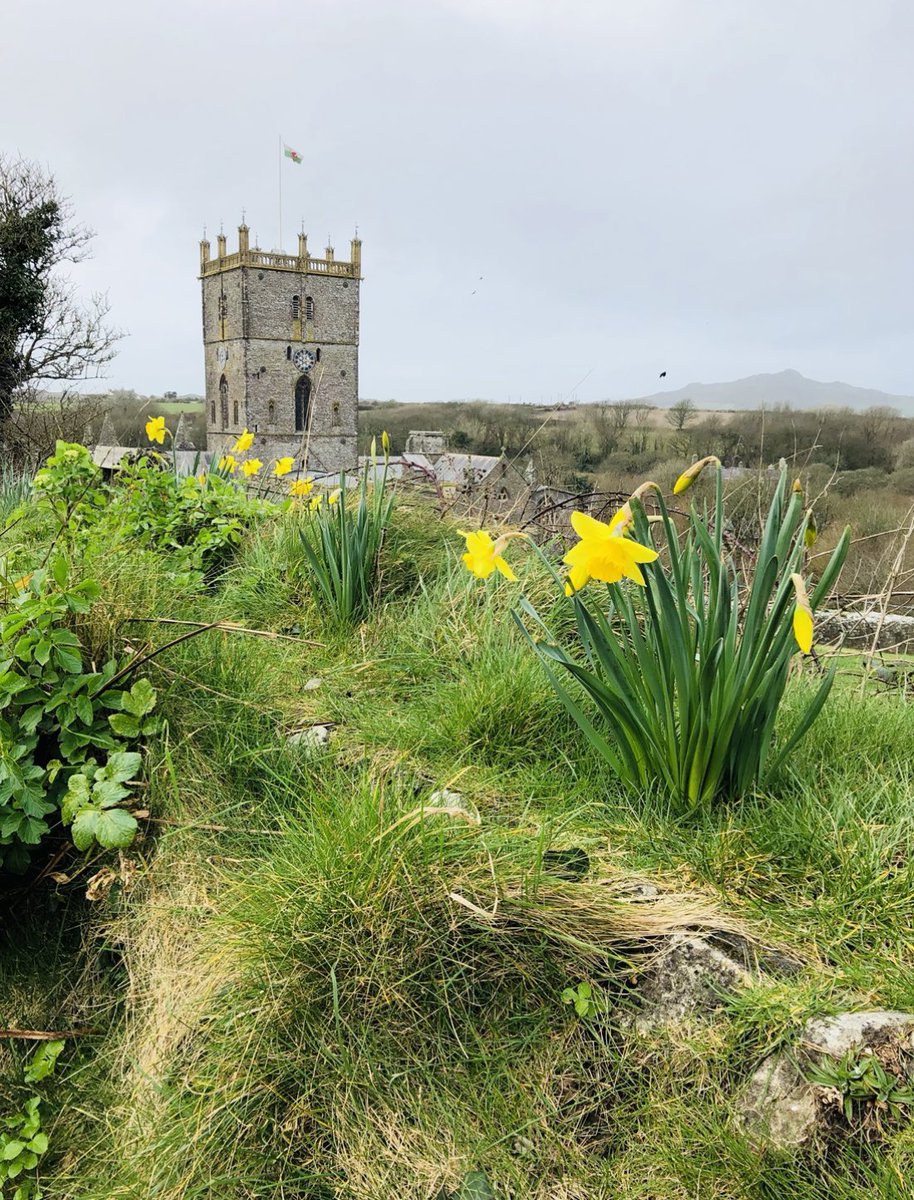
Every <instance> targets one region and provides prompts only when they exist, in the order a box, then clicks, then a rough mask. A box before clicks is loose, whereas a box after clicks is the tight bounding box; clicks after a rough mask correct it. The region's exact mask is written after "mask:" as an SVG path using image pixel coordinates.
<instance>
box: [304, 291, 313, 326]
mask: <svg viewBox="0 0 914 1200" xmlns="http://www.w3.org/2000/svg"><path fill="white" fill-rule="evenodd" d="M305 320H306V321H313V320H314V301H313V300H312V298H311V297H310V296H305Z"/></svg>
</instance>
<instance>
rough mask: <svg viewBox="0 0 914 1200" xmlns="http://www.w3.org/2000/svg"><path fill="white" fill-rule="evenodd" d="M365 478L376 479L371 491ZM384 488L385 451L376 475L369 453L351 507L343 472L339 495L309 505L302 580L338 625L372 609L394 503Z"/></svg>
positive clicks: (302, 539)
mask: <svg viewBox="0 0 914 1200" xmlns="http://www.w3.org/2000/svg"><path fill="white" fill-rule="evenodd" d="M369 474H372V476H373V477H374V483H373V485H372V486H371V487H370V488H369V483H368V477H369ZM386 484H387V451H386V450H385V453H384V467H383V469H382V471H381V473H380V475H377V473H376V470H375V461H374V453H373V452H372V456H371V461H370V462H369V463H368V464H367V465H366V467H365V469H364V471H363V472H362V478H361V482H360V484H359V488H358V494H357V497H356V499H355V502H354V503H352V502H351V501H350V499H349V497H348V496H347V494H346V475H345V473H343V474H341V475H340V486H339V490H338V492H334V493H333V494H331V495H330V496H328V497H323V496H317V497H315V499H314V500H312V501H311V503H310V505H309V506H308V513H309V516H310V522H309V527H308V528H307V529H306V530H303V531H301V533H300V537H301V545H302V551H303V553H304V559H305V567H306V570H305V579H306V581H307V583H308V586H309V587H310V589H311V593H312V595H313V597H314V600H315V603H316V604H317V605H318V607H319V608H320V609H321V611H322V612H323V613H325V614H326V615H327V616H329V617H330V618H331V619H332V620H335V621H338V622H339V623H341V624H347V625H348V624H354V623H356V622H358V621H361V620H364V618H365V617H366V616H367V615H368V612H369V609H370V607H371V601H372V597H373V595H374V590H375V586H376V584H377V575H378V557H379V555H380V552H381V545H382V543H383V540H384V533H385V530H386V529H387V526H388V524H389V523H390V517H391V513H392V511H393V504H394V500H393V496H392V495H391V494H390V493H389V492H388V491H387V487H386Z"/></svg>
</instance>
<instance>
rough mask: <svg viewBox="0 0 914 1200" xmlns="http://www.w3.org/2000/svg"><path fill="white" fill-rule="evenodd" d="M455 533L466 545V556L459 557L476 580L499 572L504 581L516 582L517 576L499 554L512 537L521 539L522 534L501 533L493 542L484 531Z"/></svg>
mask: <svg viewBox="0 0 914 1200" xmlns="http://www.w3.org/2000/svg"><path fill="white" fill-rule="evenodd" d="M457 532H458V533H459V534H460V536H461V537H462V538H466V543H467V550H466V554H464V555H462V556H461V557H462V558H463V561H464V562H465V563H466V565H467V570H468V571H471V572H472V574H474V575H475V576H476V578H477V579H488V578H489V576H490V575H491V574H492V572H493V571H499V572H501V574H502V575H504V577H505V579H510V580H511V581H512V582H514V581H516V579H517V576H516V575H515V574H514V572H513V571H512V570H511V568H510V567H509V566H508V564H507V563H506V562H505V560H504V558H502V553H501V552H502V550H504V548H505V546H506V545H507V544H508V542H509V540H510V539H511V538H512V537H521V536H523V535H522V534H517V533H514V534H511V533H503V534H502V535H501V537H500V538H499V539H498V541H497V542H493V541H492V538H491V535H490V534H488V533H486V531H485V530H484V529H480V530H477V531H476V532H475V533H467V532H466V531H465V530H463V529H458V530H457Z"/></svg>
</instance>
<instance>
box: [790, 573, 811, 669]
mask: <svg viewBox="0 0 914 1200" xmlns="http://www.w3.org/2000/svg"><path fill="white" fill-rule="evenodd" d="M790 582H791V583H792V584H793V590H794V593H795V595H796V606H795V608H794V610H793V636H794V637H795V638H796V639H797V645H798V646H799V647H800V649H801V650H802V651H803V653H804V654H809V652H810V650H812V606H811V605H810V603H809V596H808V595H807V594H806V584H805V583H804V582H803V580H802V578H801V577H800V576H799V575H791V576H790Z"/></svg>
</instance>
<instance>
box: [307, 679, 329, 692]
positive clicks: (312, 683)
mask: <svg viewBox="0 0 914 1200" xmlns="http://www.w3.org/2000/svg"><path fill="white" fill-rule="evenodd" d="M323 682H324V681H323V680H322V679H318V678H317V676H315V677H314V678H313V679H309V680H308V682H307V683H306V684H305V686H304V689H303V690H304V691H306V692H316V691H317V689H318V688H319V687H320V686H321V684H322V683H323Z"/></svg>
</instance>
